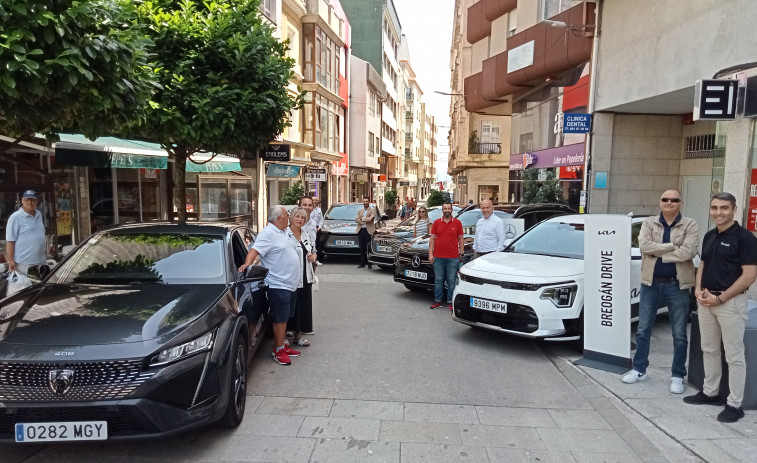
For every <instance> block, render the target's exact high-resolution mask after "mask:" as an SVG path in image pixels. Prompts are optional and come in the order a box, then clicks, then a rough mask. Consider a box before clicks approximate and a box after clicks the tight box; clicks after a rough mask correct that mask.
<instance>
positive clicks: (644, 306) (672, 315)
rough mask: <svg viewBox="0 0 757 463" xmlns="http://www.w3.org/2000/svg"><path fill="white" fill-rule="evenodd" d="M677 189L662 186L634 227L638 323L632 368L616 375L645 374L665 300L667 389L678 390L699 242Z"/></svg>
mask: <svg viewBox="0 0 757 463" xmlns="http://www.w3.org/2000/svg"><path fill="white" fill-rule="evenodd" d="M682 205H683V201H682V200H681V193H680V192H679V191H678V190H668V191H666V192H664V193H663V194H662V196H661V197H660V214H659V215H658V216H650V217H647V218H645V219H644V222H643V223H642V224H641V231H640V232H639V248H640V249H641V254H642V256H641V289H640V296H639V325H638V327H637V328H636V354H635V355H634V357H633V369H632V370H631V371H629V372H628V373H626V374H625V375H624V376H623V377H622V378H621V381H623V382H624V383H627V384H632V383H635V382H637V381H644V380H646V379H647V367H648V366H649V344H650V339H651V337H652V329H653V328H654V324H655V321H656V319H657V309H658V308H660V307H662V306H663V305H666V306H667V307H668V317H669V319H670V329H671V331H672V333H673V365H672V367H671V371H670V373H671V378H670V392H672V393H673V394H683V392H684V385H683V378H684V376H686V352H687V349H688V346H689V341H688V337H687V334H686V324H687V323H688V320H689V302H690V301H691V288H692V287H694V282H695V278H696V277H695V270H694V262H693V259H694V257H695V256H696V255H697V252H698V248H699V227H698V226H697V223H696V221H695V220H693V219H691V218H689V217H683V216H681V206H682Z"/></svg>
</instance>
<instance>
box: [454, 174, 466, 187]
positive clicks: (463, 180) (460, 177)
mask: <svg viewBox="0 0 757 463" xmlns="http://www.w3.org/2000/svg"><path fill="white" fill-rule="evenodd" d="M457 184H458V185H467V184H468V177H466V176H465V175H458V176H457Z"/></svg>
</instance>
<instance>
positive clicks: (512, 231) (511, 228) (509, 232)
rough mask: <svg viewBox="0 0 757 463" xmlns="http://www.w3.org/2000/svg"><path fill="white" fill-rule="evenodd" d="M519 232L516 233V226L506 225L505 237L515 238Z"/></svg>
mask: <svg viewBox="0 0 757 463" xmlns="http://www.w3.org/2000/svg"><path fill="white" fill-rule="evenodd" d="M516 233H517V232H516V231H515V225H513V224H511V223H508V224H507V225H505V237H507V238H515V234H516Z"/></svg>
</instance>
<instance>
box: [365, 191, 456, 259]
mask: <svg viewBox="0 0 757 463" xmlns="http://www.w3.org/2000/svg"><path fill="white" fill-rule="evenodd" d="M461 210H462V208H460V207H457V206H453V207H452V214H457V213H458V212H460V211H461ZM441 216H442V207H441V206H435V207H431V208H429V209H428V217H429V221H430V222H433V221H434V220H436V219H439V218H441ZM415 217H416V215H415V214H414V215H413V216H412V217H410V218H409V219H406V220H404V221H403V222H401V223H400V224H399V225H397V226H395V227H393V228H389V227H386V228H382V229H380V230H377V231H376V234H375V235H373V239H372V240H371V243H370V246H369V247H368V262H370V263H371V264H377V265H378V266H379V267H382V268H385V267H386V268H388V267H392V266H393V265H394V261H395V260H396V259H397V252H398V251H399V249H400V246H401V245H402V243H405V242H407V241H410V240H412V239H413V225H414V224H415Z"/></svg>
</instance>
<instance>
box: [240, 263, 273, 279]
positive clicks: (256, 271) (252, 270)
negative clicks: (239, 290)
mask: <svg viewBox="0 0 757 463" xmlns="http://www.w3.org/2000/svg"><path fill="white" fill-rule="evenodd" d="M266 276H268V269H267V268H265V267H261V266H259V265H250V266H249V267H247V268H246V269H245V271H244V278H243V279H242V281H244V282H250V281H262V280H264V279H265V277H266Z"/></svg>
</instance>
